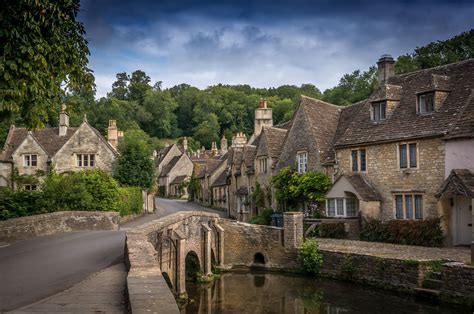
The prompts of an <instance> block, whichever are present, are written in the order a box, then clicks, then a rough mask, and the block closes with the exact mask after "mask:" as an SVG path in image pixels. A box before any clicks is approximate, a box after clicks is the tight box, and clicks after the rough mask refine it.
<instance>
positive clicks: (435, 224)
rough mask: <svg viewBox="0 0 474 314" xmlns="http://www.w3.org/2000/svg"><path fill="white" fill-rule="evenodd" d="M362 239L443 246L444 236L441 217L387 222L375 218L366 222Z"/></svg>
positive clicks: (361, 232)
mask: <svg viewBox="0 0 474 314" xmlns="http://www.w3.org/2000/svg"><path fill="white" fill-rule="evenodd" d="M360 239H361V240H363V241H372V242H387V243H395V244H405V245H419V246H442V245H443V240H444V236H443V230H442V229H441V218H429V219H425V220H391V221H389V222H387V223H382V222H381V221H379V220H375V219H373V220H369V221H366V222H364V224H363V226H362V229H361V231H360Z"/></svg>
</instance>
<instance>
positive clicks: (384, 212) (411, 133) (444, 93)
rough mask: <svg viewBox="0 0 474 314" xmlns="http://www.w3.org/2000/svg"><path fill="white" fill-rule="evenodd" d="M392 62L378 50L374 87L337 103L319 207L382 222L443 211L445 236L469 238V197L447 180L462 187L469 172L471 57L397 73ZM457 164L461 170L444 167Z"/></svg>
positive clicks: (456, 240)
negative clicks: (329, 168) (327, 183)
mask: <svg viewBox="0 0 474 314" xmlns="http://www.w3.org/2000/svg"><path fill="white" fill-rule="evenodd" d="M394 63H395V61H394V60H393V59H392V58H391V57H390V56H389V55H384V56H382V58H381V59H380V60H379V61H378V63H377V64H378V79H379V86H378V87H377V89H376V90H375V91H374V92H373V93H372V95H371V96H370V97H369V98H368V99H367V100H364V101H362V102H359V103H357V104H354V105H352V106H349V107H347V108H343V109H339V111H340V115H339V123H338V126H337V129H336V132H335V133H334V137H333V148H334V150H335V157H336V158H335V162H334V165H333V169H334V175H335V177H336V180H335V182H334V185H333V187H332V188H331V190H330V191H329V192H328V194H327V205H326V214H327V215H328V216H330V217H351V216H358V215H359V212H360V215H362V216H363V217H367V218H368V217H373V218H377V219H381V220H383V221H387V220H391V219H425V218H428V217H439V216H443V217H444V218H443V223H444V228H445V230H446V234H447V236H448V239H447V241H448V243H451V244H455V245H458V244H470V242H471V232H472V227H471V225H472V216H471V215H472V214H470V211H472V205H469V204H470V202H469V199H470V197H472V196H471V194H470V192H469V191H468V190H469V188H467V189H465V190H461V191H457V192H455V193H454V192H453V190H452V189H453V187H452V186H453V185H456V184H457V182H464V183H465V184H466V187H468V186H469V184H470V183H469V182H470V181H469V180H470V179H469V178H470V176H472V172H471V171H472V167H473V161H472V159H473V158H472V156H473V155H472V153H473V147H474V144H473V140H472V121H473V117H472V113H471V110H472V109H471V106H472V99H473V90H474V59H470V60H466V61H462V62H457V63H453V64H449V65H445V66H440V67H436V68H431V69H426V70H420V71H416V72H412V73H407V74H403V75H394ZM325 119H326V118H325V116H321V120H325ZM458 168H464V169H465V170H462V171H457V170H456V171H454V172H451V170H452V169H458ZM450 173H451V177H448V176H449V175H450ZM469 173H471V175H470V174H469ZM445 179H446V180H447V181H446V182H445ZM443 182H444V183H445V184H443ZM456 193H458V194H456ZM440 199H441V201H440ZM470 224H471V225H470ZM459 230H463V231H461V232H460V233H459Z"/></svg>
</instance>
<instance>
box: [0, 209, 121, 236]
mask: <svg viewBox="0 0 474 314" xmlns="http://www.w3.org/2000/svg"><path fill="white" fill-rule="evenodd" d="M119 221H120V214H119V213H117V212H88V211H64V212H54V213H50V214H42V215H34V216H28V217H21V218H14V219H9V220H5V221H0V242H14V241H18V240H26V239H30V238H34V237H38V236H45V235H52V234H58V233H64V232H71V231H82V230H118V224H119Z"/></svg>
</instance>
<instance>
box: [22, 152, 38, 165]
mask: <svg viewBox="0 0 474 314" xmlns="http://www.w3.org/2000/svg"><path fill="white" fill-rule="evenodd" d="M23 165H24V166H25V167H37V166H38V155H36V154H30V155H24V162H23Z"/></svg>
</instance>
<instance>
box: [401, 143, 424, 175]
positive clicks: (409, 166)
mask: <svg viewBox="0 0 474 314" xmlns="http://www.w3.org/2000/svg"><path fill="white" fill-rule="evenodd" d="M401 146H404V147H405V162H406V166H405V167H402V164H401V161H402V152H401ZM412 147H415V155H412ZM413 156H414V157H415V158H414V160H413V158H412V157H413ZM413 161H414V162H415V163H416V164H415V165H413ZM397 163H398V169H399V170H401V171H407V170H416V169H419V167H420V153H419V143H418V142H399V143H397Z"/></svg>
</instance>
